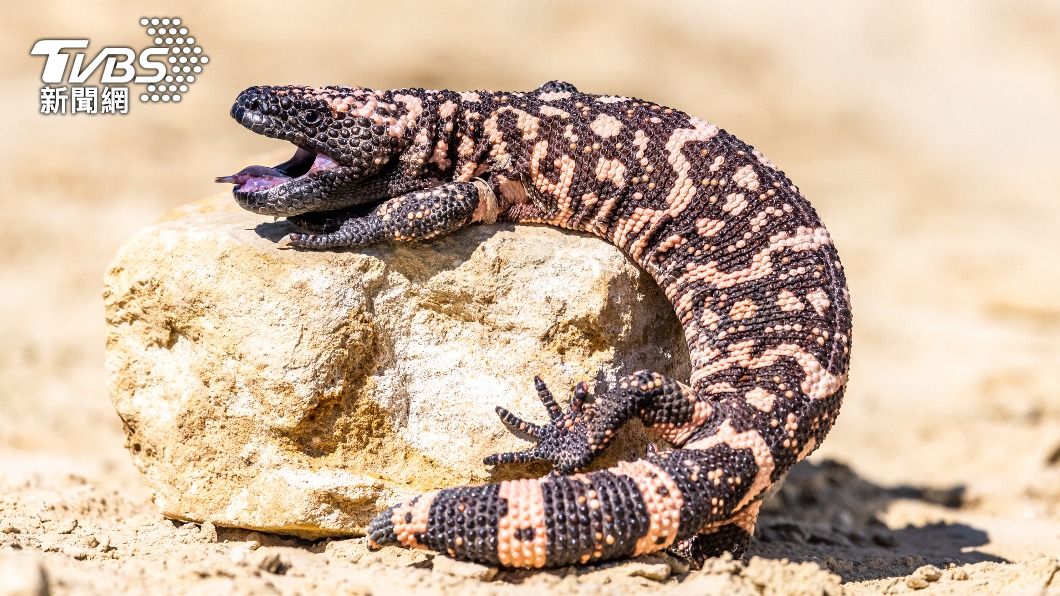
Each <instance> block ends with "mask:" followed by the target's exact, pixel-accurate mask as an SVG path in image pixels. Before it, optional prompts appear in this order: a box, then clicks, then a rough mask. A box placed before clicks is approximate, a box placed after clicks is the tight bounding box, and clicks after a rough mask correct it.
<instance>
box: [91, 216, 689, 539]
mask: <svg viewBox="0 0 1060 596" xmlns="http://www.w3.org/2000/svg"><path fill="white" fill-rule="evenodd" d="M291 231H293V228H292V227H291V226H290V224H288V223H286V222H282V221H281V222H275V223H274V222H268V221H262V218H261V217H260V216H255V215H253V214H250V213H247V212H244V211H242V210H240V209H239V208H238V207H237V206H236V205H235V204H234V202H233V201H232V200H231V199H230V197H228V196H224V197H217V198H212V199H208V200H205V201H201V202H198V203H194V204H191V205H188V206H185V207H182V208H180V209H178V210H176V211H174V212H173V213H171V214H169V215H168V216H166V218H164V219H163V220H162V221H160V222H159V223H157V224H156V225H152V226H150V227H148V228H146V229H144V230H142V231H140V232H139V233H137V234H136V235H135V236H134V237H133V238H131V239H130V240H129V241H128V242H127V243H126V244H125V245H124V246H123V247H122V248H121V249H120V251H119V252H118V254H117V256H116V257H115V259H114V261H113V263H112V264H111V266H110V268H109V270H108V271H107V273H106V276H105V289H104V302H105V306H106V318H107V325H108V336H107V351H106V364H107V374H108V384H109V390H110V395H111V398H112V401H113V403H114V407H115V409H116V410H117V412H118V414H119V416H120V417H121V418H122V420H123V422H124V426H125V431H126V434H127V446H128V448H129V450H130V452H131V454H132V457H133V459H134V461H135V463H136V465H137V466H138V467H139V469H140V470H141V471H142V472H143V474H144V476H145V478H146V480H147V483H148V485H149V487H150V488H151V490H152V492H153V495H154V499H155V502H156V503H157V505H158V506H159V507H160V508H161V510H162V511H163V513H164V514H165V515H167V516H170V517H173V518H178V519H185V520H193V521H200V522H202V521H210V522H213V523H215V524H217V525H222V526H237V527H245V528H251V529H258V530H268V531H275V532H281V533H287V534H294V535H299V536H305V537H318V536H328V535H349V534H357V533H359V532H361V531H362V528H363V526H364V525H365V524H366V523H367V522H368V520H369V519H370V518H371V517H372V515H373V514H374V513H376V512H377V511H378V510H379V509H381V508H382V507H384V506H386V505H389V504H391V503H393V502H395V501H397V500H399V499H401V498H404V497H406V496H408V495H411V494H414V493H419V492H422V491H425V490H430V489H435V488H441V487H446V486H452V485H456V484H463V483H478V482H485V481H489V480H496V479H498V478H503V477H513V476H517V475H528V474H540V473H542V472H543V471H544V468H541V467H540V466H538V467H536V468H533V467H531V468H521V469H520V468H514V469H500V470H495V471H492V472H491V471H490V470H489V469H487V467H486V466H484V465H483V464H482V458H483V457H484V456H486V455H488V454H489V453H492V452H494V451H507V450H513V449H522V448H525V447H527V446H528V444H527V443H525V442H523V441H520V440H519V439H517V438H515V437H513V436H511V435H510V434H509V433H508V431H507V430H506V429H505V428H504V427H503V425H502V424H501V423H500V421H499V419H498V418H497V416H496V414H495V412H494V406H495V405H503V406H505V407H507V408H509V409H511V410H513V411H515V412H517V413H520V414H525V415H527V416H528V417H529V418H531V419H533V420H543V419H545V413H544V410H543V409H542V407H541V405H540V403H539V402H538V401H537V398H536V395H535V393H534V390H533V382H532V376H533V375H534V374H535V373H538V374H541V375H542V377H543V378H544V379H545V380H546V381H547V382H549V384H550V386H551V387H552V389H553V391H554V392H555V393H556V394H557V398H559V399H560V400H561V401H562V402H565V401H567V399H569V396H570V391H569V388H570V387H571V386H572V385H573V384H574V383H575V382H577V381H579V380H582V379H588V380H589V383H590V386H591V387H592V388H593V389H594V390H595V391H602V390H603V389H605V388H607V387H609V386H611V385H613V384H614V383H615V380H616V379H617V378H619V377H620V376H622V375H625V374H629V373H631V372H633V371H635V370H638V369H642V368H647V369H653V370H657V371H660V372H663V373H667V374H674V375H676V376H677V377H678V378H687V374H688V363H687V359H688V357H687V351H686V349H685V347H684V342H683V339H682V336H681V331H680V328H679V326H678V324H677V321H676V319H675V317H674V315H673V314H672V311H671V309H670V306H669V305H668V304H667V303H666V301H665V299H664V298H663V296H662V293H661V292H660V291H659V290H658V289H657V288H656V287H655V285H654V284H653V282H652V281H651V279H650V278H649V277H648V276H647V275H646V274H644V273H643V272H641V271H640V270H639V269H638V268H637V267H636V266H635V265H634V264H633V263H631V262H630V261H628V260H627V259H626V258H625V257H623V256H622V254H621V253H619V252H618V251H617V250H616V249H615V248H613V247H611V246H609V245H608V244H607V243H605V242H602V241H600V240H599V239H596V238H591V237H587V236H582V235H579V234H573V233H566V232H563V231H560V230H555V229H551V228H546V227H539V226H514V225H494V226H488V227H487V226H479V227H473V228H470V229H467V230H464V231H461V232H460V233H457V234H454V235H452V236H449V237H446V238H440V239H437V240H435V241H432V242H430V243H425V244H414V245H411V244H406V245H390V246H379V247H372V248H368V249H359V250H348V251H337V252H303V251H296V250H290V249H287V248H285V245H286V241H285V240H284V238H286V235H287V234H288V233H290V232H291ZM634 435H636V433H627V436H626V437H625V441H626V447H630V446H633V447H635V446H636V445H635V444H636V443H637V441H639V440H640V439H638V438H637V437H636V436H634ZM616 455H624V454H622V453H617V454H616Z"/></svg>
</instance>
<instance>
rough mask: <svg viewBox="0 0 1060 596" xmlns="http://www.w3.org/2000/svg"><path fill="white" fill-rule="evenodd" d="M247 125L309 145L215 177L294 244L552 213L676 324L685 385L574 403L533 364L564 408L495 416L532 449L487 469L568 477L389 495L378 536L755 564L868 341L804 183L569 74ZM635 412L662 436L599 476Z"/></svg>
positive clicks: (359, 243)
mask: <svg viewBox="0 0 1060 596" xmlns="http://www.w3.org/2000/svg"><path fill="white" fill-rule="evenodd" d="M231 116H232V117H233V118H234V119H235V120H236V121H238V122H239V123H240V124H242V125H243V126H244V127H246V128H248V129H250V130H251V131H253V132H255V133H258V134H261V135H264V136H266V137H271V138H275V139H282V140H286V141H288V142H290V143H292V144H294V145H295V146H296V147H297V149H296V152H295V154H294V156H293V157H292V158H291V159H289V160H288V161H286V162H284V163H282V164H279V165H277V166H274V167H266V166H250V167H248V168H245V169H244V170H242V171H240V172H239V173H237V174H234V175H232V176H225V177H220V178H217V181H218V182H227V183H232V184H234V185H235V186H234V187H233V195H234V198H235V199H236V201H237V202H238V203H239V205H241V206H242V207H243V208H245V209H247V210H250V211H252V212H254V213H257V214H261V215H272V216H282V217H286V219H287V220H288V221H290V222H292V223H293V224H294V225H295V226H296V227H297V229H299V230H301V231H299V232H296V233H292V234H290V236H289V245H290V246H291V247H294V248H296V249H301V250H320V249H339V248H344V247H364V246H367V245H371V244H375V243H380V242H392V241H424V240H428V239H430V238H434V237H437V236H439V235H442V234H448V233H451V232H454V231H456V230H459V229H461V228H464V227H466V226H470V225H473V224H479V223H482V224H489V223H493V222H499V221H503V222H516V223H536V224H546V225H551V226H557V227H560V228H564V229H569V230H576V231H580V232H585V233H588V234H591V235H594V236H596V237H599V238H601V239H603V240H605V241H607V242H610V243H611V244H613V245H614V246H616V247H617V248H618V249H619V250H621V251H622V252H623V253H624V254H625V255H626V256H627V257H628V258H630V259H631V260H632V261H634V262H635V263H637V264H638V265H639V266H640V267H641V268H643V269H644V270H645V271H647V272H648V273H649V274H650V276H651V277H652V278H653V279H654V281H655V282H656V283H657V284H658V285H659V286H660V287H661V288H662V289H663V291H664V293H665V295H666V297H667V299H668V300H669V301H670V303H671V304H672V305H673V308H674V311H675V313H676V316H677V318H678V320H679V321H680V323H681V325H682V328H683V332H684V336H685V340H686V343H687V345H688V350H689V355H690V362H691V371H692V372H691V378H690V379H688V380H687V381H685V380H680V379H673V378H669V377H667V376H664V375H662V374H659V373H656V372H653V371H648V370H641V371H637V372H635V373H633V374H631V375H628V376H626V377H624V378H622V379H620V380H619V381H618V382H617V383H616V384H615V385H614V386H613V387H611V388H610V390H608V391H606V392H604V393H602V394H601V395H599V396H596V397H595V399H592V400H589V399H588V398H589V395H588V393H589V392H588V388H587V385H586V384H585V383H584V382H581V383H578V384H577V385H576V386H575V387H574V389H573V396H572V397H571V399H570V400H569V404H568V406H567V407H566V408H563V407H561V406H560V405H559V403H557V400H556V399H555V397H554V396H553V395H552V392H551V391H550V390H549V388H548V387H547V386H546V384H545V383H544V382H543V381H542V380H541V379H540V378H539V377H535V379H534V385H535V389H536V391H537V393H538V395H539V397H540V400H541V402H542V403H543V405H544V407H545V410H546V412H547V414H548V421H547V422H543V423H536V422H532V421H529V420H524V419H523V418H521V417H519V416H517V415H516V414H514V413H512V412H510V411H508V410H507V409H505V408H503V407H500V406H498V407H497V412H498V414H499V416H500V418H501V421H502V422H503V423H504V424H505V425H506V426H507V427H508V428H509V429H510V430H512V431H513V432H516V431H517V434H521V435H522V436H523V437H525V438H529V439H530V440H532V441H534V442H535V444H534V445H533V446H532V447H530V448H528V449H526V450H524V451H519V452H509V453H498V454H494V455H491V456H489V457H487V458H485V461H484V463H485V464H487V465H504V464H511V463H517V462H532V461H544V462H548V463H551V464H552V471H551V472H550V473H549V474H548V475H546V476H544V477H540V478H529V479H517V480H508V481H503V482H495V483H490V484H485V485H479V486H464V487H455V488H444V489H440V490H436V491H432V492H428V493H425V494H421V495H419V496H416V497H413V498H411V499H408V500H405V501H403V502H401V503H397V504H395V505H392V506H390V507H388V508H386V509H385V510H384V511H382V512H381V513H379V514H378V515H377V516H376V517H375V518H374V519H373V520H371V522H370V523H369V525H368V526H367V528H366V533H367V534H368V537H369V544H370V546H371V547H372V548H380V547H382V546H383V545H402V546H406V547H414V548H422V549H427V550H432V551H435V552H440V553H445V554H447V555H449V556H450V557H453V558H456V559H462V560H469V561H475V562H480V563H484V564H488V565H493V566H500V567H514V568H542V567H556V566H564V565H571V564H589V563H594V562H599V561H606V560H611V559H618V558H626V557H633V556H638V555H642V554H645V553H651V552H656V551H661V550H664V549H665V550H668V551H669V552H671V553H674V554H676V555H678V556H681V557H682V558H684V559H686V560H688V561H689V562H690V563H692V564H693V565H696V566H699V565H701V564H702V563H703V561H704V560H705V559H706V558H707V557H710V556H717V555H720V554H721V553H723V552H725V551H729V552H730V553H732V554H733V555H734V556H736V557H741V556H742V555H743V553H744V551H745V549H746V548H747V546H748V543H749V540H750V539H751V536H752V533H753V531H754V527H755V523H756V519H757V516H758V512H759V509H760V507H761V504H762V502H763V499H764V498H765V497H766V496H767V495H768V494H769V493H770V489H771V487H775V486H776V485H777V483H778V482H779V481H780V480H782V478H783V476H784V475H785V473H786V472H787V470H788V469H789V468H791V466H792V465H793V464H795V463H796V462H798V461H800V460H801V459H803V458H805V457H806V456H807V455H809V454H810V453H811V452H812V451H814V450H815V449H816V448H817V447H818V446H819V445H820V443H821V441H822V440H823V439H824V438H825V435H826V434H827V433H828V431H829V429H830V428H831V427H832V426H833V424H834V422H835V419H836V416H837V414H838V412H839V408H840V404H841V402H842V398H843V394H844V392H845V387H846V380H847V374H848V366H849V353H850V347H851V313H850V298H849V291H848V289H847V284H846V280H845V272H844V270H843V267H842V265H841V263H840V261H839V257H838V254H837V252H836V249H835V246H834V244H833V242H832V240H831V237H830V235H829V233H828V231H827V230H826V229H825V228H824V226H823V225H822V223H821V221H820V219H819V217H818V215H817V213H816V212H815V210H814V209H813V207H811V205H810V204H809V203H808V201H807V200H806V199H805V198H804V197H803V195H802V194H801V192H800V190H799V188H798V187H797V186H795V185H794V184H793V183H792V182H791V181H790V180H789V179H788V178H787V176H786V175H785V174H784V173H783V172H782V171H781V170H780V169H778V168H777V166H776V165H775V164H774V163H773V162H772V161H770V160H769V159H768V158H767V157H765V156H764V155H763V154H762V153H760V152H759V151H758V150H756V149H755V148H754V147H752V146H750V145H748V144H746V143H744V142H742V141H740V140H739V139H737V138H736V137H735V136H733V135H731V134H729V133H728V132H726V131H724V130H722V129H720V128H719V127H717V126H716V125H714V124H711V123H710V122H707V121H705V120H701V119H699V118H697V117H694V116H691V115H688V114H686V113H684V112H682V111H680V110H677V109H673V108H668V107H666V106H663V105H660V104H657V103H654V102H651V101H646V100H641V99H636V98H632V97H625V96H620V95H594V94H588V93H582V92H580V91H579V90H578V89H577V88H576V87H575V86H574V85H572V84H570V83H567V82H563V81H550V82H548V83H545V84H544V85H542V86H541V87H539V88H537V89H534V90H531V91H522V92H502V91H484V90H480V91H465V92H459V91H450V90H427V89H420V88H407V89H396V90H375V89H371V88H367V87H346V86H324V87H305V86H257V87H251V88H248V89H246V90H245V91H243V92H241V93H240V94H239V95H238V97H237V99H236V100H235V103H234V104H233V106H232V108H231ZM633 418H637V419H639V420H640V421H641V422H642V423H643V425H644V427H645V428H646V429H647V430H648V431H649V432H651V433H653V435H654V436H655V437H657V439H658V441H659V442H660V445H662V446H663V448H662V449H657V448H655V447H654V445H651V446H649V449H648V451H647V452H646V453H644V454H643V455H642V456H640V457H639V458H637V459H634V460H633V461H621V462H619V463H618V464H617V465H615V466H613V467H610V468H606V469H598V470H590V469H589V468H590V465H591V464H592V462H593V461H594V459H595V458H596V457H597V456H598V455H600V454H601V452H602V451H603V450H604V449H605V448H607V447H608V445H609V444H610V443H611V441H612V438H613V437H614V436H615V433H616V432H617V431H618V430H619V429H620V428H621V427H622V426H623V425H624V424H625V423H627V422H628V421H630V420H631V419H633Z"/></svg>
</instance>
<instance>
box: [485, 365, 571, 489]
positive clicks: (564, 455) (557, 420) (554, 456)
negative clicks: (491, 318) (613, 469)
mask: <svg viewBox="0 0 1060 596" xmlns="http://www.w3.org/2000/svg"><path fill="white" fill-rule="evenodd" d="M534 388H535V389H536V390H537V395H538V397H539V398H540V399H541V403H542V404H544V406H545V410H547V411H548V416H549V422H548V424H544V425H539V424H534V423H532V422H527V421H526V420H523V419H522V418H520V417H519V416H516V415H515V414H513V413H511V412H510V411H509V410H508V409H506V408H503V407H501V406H497V415H498V416H500V418H501V421H502V422H504V424H505V425H506V426H507V427H508V428H509V429H510V430H511V431H512V432H513V433H514V434H516V435H519V436H521V437H522V438H524V439H527V440H529V441H535V442H537V445H535V446H534V447H532V448H530V449H527V450H525V451H512V452H507V453H494V454H493V455H490V456H487V457H486V458H485V459H483V460H482V461H483V463H485V464H486V465H489V466H493V465H497V464H511V463H527V462H533V461H548V462H552V464H553V466H554V467H555V469H556V470H557V471H559V472H561V473H568V472H572V471H574V470H576V469H578V468H581V467H583V466H584V465H587V464H588V462H589V460H590V459H591V457H590V454H589V449H588V441H587V439H586V435H587V432H586V412H585V411H584V408H583V406H584V404H585V400H586V398H587V397H588V395H589V388H588V385H586V384H585V382H584V381H582V382H580V383H578V384H577V385H575V387H574V396H573V397H572V398H571V402H570V408H568V409H567V411H566V412H564V411H563V409H562V408H560V406H559V404H557V403H556V400H555V398H553V397H552V392H551V391H549V390H548V387H547V386H546V385H545V382H544V381H542V380H541V377H536V376H535V377H534Z"/></svg>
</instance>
